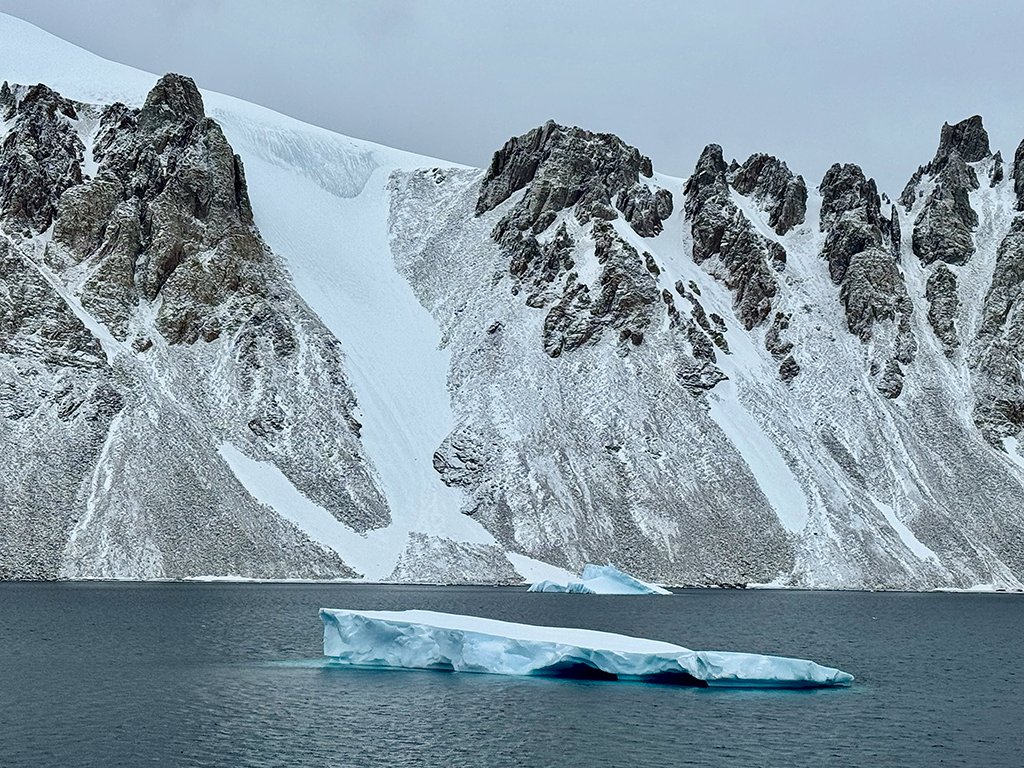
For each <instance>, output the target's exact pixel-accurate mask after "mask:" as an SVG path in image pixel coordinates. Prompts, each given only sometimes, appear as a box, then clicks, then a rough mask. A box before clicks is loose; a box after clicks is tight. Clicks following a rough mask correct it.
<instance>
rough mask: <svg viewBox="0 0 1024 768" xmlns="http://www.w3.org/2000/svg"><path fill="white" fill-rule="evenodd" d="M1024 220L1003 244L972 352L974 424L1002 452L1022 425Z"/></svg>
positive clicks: (1014, 226)
mask: <svg viewBox="0 0 1024 768" xmlns="http://www.w3.org/2000/svg"><path fill="white" fill-rule="evenodd" d="M1022 309H1024V215H1018V216H1016V217H1015V218H1014V219H1013V223H1012V225H1011V226H1010V231H1009V232H1008V233H1007V234H1006V237H1005V238H1003V241H1002V242H1001V243H1000V244H999V249H998V251H997V253H996V264H995V271H994V273H993V275H992V284H991V286H990V287H989V289H988V293H987V295H986V296H985V304H984V310H983V313H982V317H981V327H980V329H979V331H978V337H977V339H976V340H975V342H974V349H973V351H972V374H973V379H974V388H975V397H976V400H975V407H974V419H975V422H976V423H977V424H978V427H979V428H980V429H981V431H982V434H984V435H985V437H986V438H987V439H988V440H989V441H990V442H991V443H993V444H994V445H996V446H999V447H1001V446H1002V440H1003V438H1008V437H1009V438H1017V436H1018V435H1019V434H1020V431H1021V428H1022V426H1024V379H1022V377H1021V370H1022V369H1021V364H1022V362H1024V353H1022V349H1024V348H1022V346H1021V344H1022V343H1024V314H1022Z"/></svg>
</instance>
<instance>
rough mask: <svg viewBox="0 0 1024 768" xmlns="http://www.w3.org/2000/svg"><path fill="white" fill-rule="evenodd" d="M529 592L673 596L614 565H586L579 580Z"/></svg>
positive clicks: (532, 587)
mask: <svg viewBox="0 0 1024 768" xmlns="http://www.w3.org/2000/svg"><path fill="white" fill-rule="evenodd" d="M527 592H576V593H586V594H596V595H671V594H672V593H671V592H669V591H668V590H667V589H662V588H661V587H659V586H657V585H656V584H648V583H647V582H645V581H640V579H638V578H636V577H634V576H630V575H629V574H628V573H624V572H622V571H620V570H619V569H618V568H616V567H615V566H614V565H611V564H609V565H586V566H584V568H583V573H582V574H581V575H580V577H579V578H578V579H570V580H568V581H552V580H550V579H545V580H544V581H538V582H537V583H536V584H531V585H530V588H529V589H528V590H527Z"/></svg>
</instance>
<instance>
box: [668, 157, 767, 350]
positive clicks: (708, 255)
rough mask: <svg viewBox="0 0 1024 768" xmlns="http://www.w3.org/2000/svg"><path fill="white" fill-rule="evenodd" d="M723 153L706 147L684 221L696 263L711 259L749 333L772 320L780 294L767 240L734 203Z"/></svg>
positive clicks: (687, 193)
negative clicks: (730, 292)
mask: <svg viewBox="0 0 1024 768" xmlns="http://www.w3.org/2000/svg"><path fill="white" fill-rule="evenodd" d="M726 172H727V167H726V165H725V161H724V160H723V158H722V148H721V147H720V146H718V145H717V144H710V145H708V146H707V147H706V148H705V149H704V151H703V153H701V156H700V159H699V160H698V161H697V167H696V168H695V169H694V172H693V175H692V176H690V178H689V179H688V180H687V182H686V188H685V190H684V195H685V198H686V203H685V212H686V218H687V220H688V221H689V222H690V232H691V234H692V237H693V259H694V261H695V262H697V263H698V264H703V263H705V262H707V261H709V260H711V259H713V258H717V260H718V261H717V263H716V265H715V267H714V268H713V272H714V274H715V275H716V277H718V278H719V279H721V280H722V282H724V283H725V284H726V285H727V286H728V287H729V288H730V289H731V290H732V291H733V296H734V307H735V310H736V315H737V316H738V317H739V319H740V322H741V323H742V324H743V326H744V327H745V328H747V329H748V330H749V329H751V328H753V327H754V326H756V325H759V324H760V323H761V322H763V321H764V320H765V318H767V317H768V314H769V312H770V311H771V305H772V298H773V297H774V296H775V294H776V293H777V291H778V284H777V282H776V280H775V276H774V274H773V273H774V270H773V269H772V267H771V266H770V263H771V262H772V261H773V260H777V258H778V257H777V256H775V257H774V259H773V255H772V253H773V252H772V251H770V250H769V248H768V246H767V245H766V243H767V241H766V240H765V238H763V237H762V236H761V235H759V234H757V232H755V231H754V228H753V226H751V224H750V221H749V220H748V219H747V217H746V216H745V215H744V214H743V212H742V211H740V210H739V208H737V207H736V204H735V203H733V202H732V200H731V199H730V192H729V184H728V181H727V180H726Z"/></svg>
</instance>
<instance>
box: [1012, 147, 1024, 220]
mask: <svg viewBox="0 0 1024 768" xmlns="http://www.w3.org/2000/svg"><path fill="white" fill-rule="evenodd" d="M1013 191H1014V192H1016V193H1017V210H1018V211H1024V141H1022V142H1021V143H1020V145H1019V146H1018V147H1017V152H1016V153H1015V154H1014V156H1013Z"/></svg>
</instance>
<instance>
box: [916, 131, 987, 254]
mask: <svg viewBox="0 0 1024 768" xmlns="http://www.w3.org/2000/svg"><path fill="white" fill-rule="evenodd" d="M989 157H991V153H990V151H989V145H988V134H987V133H986V132H985V129H984V127H983V126H982V123H981V117H979V116H977V115H975V116H974V117H970V118H968V119H967V120H963V121H961V122H959V123H957V124H956V125H949V124H948V123H946V124H945V125H943V126H942V133H941V136H940V138H939V148H938V150H937V151H936V153H935V157H934V159H933V160H932V161H931V162H930V163H928V165H924V166H921V167H920V168H918V170H917V172H916V173H915V174H914V176H913V178H912V179H911V180H910V183H908V184H907V187H906V189H904V191H903V195H902V197H901V198H900V200H901V202H902V203H903V205H904V207H905V208H906V209H907V210H908V211H909V210H910V209H911V208H912V207H913V205H914V202H915V199H916V196H917V195H918V194H923V192H922V191H920V190H921V189H922V187H923V185H922V182H923V181H924V180H929V181H931V182H932V185H933V186H932V191H931V193H930V194H928V195H927V198H926V199H925V202H924V206H923V207H922V208H921V209H920V213H919V214H918V216H917V219H916V221H915V222H914V233H913V248H914V253H915V254H916V255H917V256H918V258H920V259H921V261H923V262H924V263H925V264H931V263H932V262H935V261H943V262H945V263H947V264H964V263H966V262H967V261H968V260H969V259H970V258H971V256H972V255H973V253H974V244H973V242H972V239H971V233H972V232H973V230H974V228H975V227H976V226H977V225H978V215H977V214H976V213H975V211H974V209H973V208H972V207H971V203H970V193H971V192H972V191H973V190H976V189H978V186H979V183H978V177H977V174H976V173H975V171H974V170H973V168H971V167H969V166H968V165H967V164H968V163H976V162H978V161H980V160H984V159H987V158H989Z"/></svg>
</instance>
